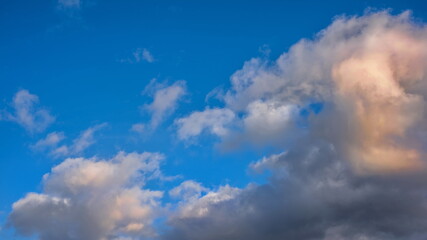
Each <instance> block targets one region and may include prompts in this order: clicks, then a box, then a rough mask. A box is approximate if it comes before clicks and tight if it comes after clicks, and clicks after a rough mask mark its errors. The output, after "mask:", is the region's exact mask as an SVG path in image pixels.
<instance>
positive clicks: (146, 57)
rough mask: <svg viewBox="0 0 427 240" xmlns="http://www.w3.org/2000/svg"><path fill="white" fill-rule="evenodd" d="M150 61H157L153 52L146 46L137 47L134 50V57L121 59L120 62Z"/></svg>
mask: <svg viewBox="0 0 427 240" xmlns="http://www.w3.org/2000/svg"><path fill="white" fill-rule="evenodd" d="M142 61H145V62H148V63H152V62H154V61H156V60H155V59H154V57H153V54H151V52H150V51H149V50H148V49H146V48H137V49H135V51H133V52H132V57H130V58H125V59H120V60H119V62H122V63H139V62H142Z"/></svg>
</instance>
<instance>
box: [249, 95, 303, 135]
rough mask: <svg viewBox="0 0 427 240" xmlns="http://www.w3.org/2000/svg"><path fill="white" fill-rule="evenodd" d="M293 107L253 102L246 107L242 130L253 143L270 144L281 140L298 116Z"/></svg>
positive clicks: (274, 103) (295, 108)
mask: <svg viewBox="0 0 427 240" xmlns="http://www.w3.org/2000/svg"><path fill="white" fill-rule="evenodd" d="M298 114H299V111H298V108H297V107H295V106H294V105H290V104H289V105H283V103H279V102H265V101H254V102H251V103H250V104H249V105H248V107H247V115H246V116H245V117H244V119H243V124H244V130H245V131H246V132H247V134H248V137H249V138H250V139H251V140H252V141H254V142H271V141H277V140H279V139H283V138H284V137H285V136H284V135H285V134H287V132H286V130H287V129H289V128H293V126H292V125H293V123H292V122H293V120H294V119H295V118H296V117H295V115H298Z"/></svg>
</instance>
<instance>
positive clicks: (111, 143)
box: [0, 0, 427, 239]
mask: <svg viewBox="0 0 427 240" xmlns="http://www.w3.org/2000/svg"><path fill="white" fill-rule="evenodd" d="M384 9H391V10H389V12H388V13H387V14H390V16H396V15H398V14H400V13H402V12H403V11H405V10H411V11H412V17H411V19H412V20H411V23H410V24H412V25H416V24H417V23H418V24H421V23H424V22H425V21H426V19H427V15H426V14H427V4H425V3H423V1H415V0H414V1H412V0H408V1H397V0H396V1H335V0H326V1H308V0H303V1H232V2H230V1H180V2H177V1H111V0H105V1H103V0H59V1H54V0H49V1H16V0H13V1H12V0H3V1H2V7H1V8H0V53H1V54H0V80H1V88H0V97H1V102H0V109H1V113H0V133H1V134H0V149H1V151H0V191H1V194H0V196H1V197H0V224H2V225H5V224H6V222H7V219H8V216H9V215H10V213H11V212H12V204H13V203H14V202H16V201H18V200H19V199H21V198H24V197H25V196H26V194H27V193H29V192H36V193H41V192H43V191H44V190H43V189H44V185H43V182H42V179H43V175H44V174H46V173H49V172H51V171H52V170H51V169H52V167H54V166H57V165H59V164H61V163H62V162H63V161H64V160H65V159H66V158H68V157H71V158H75V157H82V158H85V159H90V158H91V157H93V156H97V157H98V158H99V159H110V158H112V157H114V156H115V155H116V154H117V153H118V152H120V151H124V152H127V153H131V152H139V153H142V152H159V153H162V154H164V156H165V158H164V160H162V161H161V163H160V164H161V167H160V168H161V172H162V176H163V177H164V178H163V177H159V178H154V179H153V180H147V181H146V182H144V184H143V185H144V188H149V189H152V190H159V191H163V192H165V196H164V197H163V198H162V199H161V200H159V201H160V205H162V206H166V205H168V204H172V205H173V204H177V202H178V201H180V200H176V199H175V200H174V199H172V198H171V197H170V196H169V195H168V194H166V193H167V192H168V191H169V190H171V189H173V188H174V187H177V186H178V185H180V184H181V183H182V182H184V181H187V180H193V181H195V182H197V183H199V184H201V185H203V186H204V187H205V188H206V189H211V190H212V191H214V190H218V188H220V187H221V186H232V187H235V188H239V189H246V188H247V185H248V184H256V185H263V184H266V185H269V184H271V182H270V181H271V180H268V179H270V177H271V172H267V173H265V172H264V173H261V174H254V173H253V172H251V171H250V167H249V165H250V164H251V163H253V162H256V161H258V160H260V159H262V158H263V157H267V156H271V154H280V153H281V152H283V151H287V150H288V149H290V148H292V147H293V146H294V145H295V144H292V142H293V141H298V139H303V138H304V137H303V136H306V135H304V134H306V132H307V131H308V132H310V131H311V130H307V129H311V128H310V127H307V126H305V124H309V123H306V122H305V121H307V119H305V117H307V118H312V117H313V116H316V115H317V114H319V112H322V111H323V110H322V109H323V107H322V106H323V105H322V104H323V103H325V104H327V103H328V100H325V98H320V99H316V97H315V96H313V98H312V99H309V98H307V99H309V100H307V99H306V100H304V101H302V102H299V104H295V105H286V106H285V105H283V106H282V105H281V106H279V107H277V106H276V105H274V107H275V108H274V111H277V112H278V113H279V114H280V117H284V118H285V117H289V116H291V117H289V118H292V119H293V120H292V121H295V122H297V123H299V127H295V129H292V130H289V132H286V131H288V128H285V127H284V128H283V129H282V128H281V127H278V128H277V129H276V128H275V129H273V130H271V129H267V130H266V131H267V132H268V131H272V133H271V134H266V135H265V136H264V135H263V133H262V132H257V129H255V130H253V132H251V131H252V130H250V129H249V127H247V125H245V124H258V122H256V121H257V120H258V118H256V117H257V116H255V115H254V116H253V117H254V118H249V116H252V115H251V114H252V113H253V114H255V113H254V112H251V111H252V110H253V111H255V110H259V109H261V108H262V107H265V106H264V105H259V106H258V105H256V104H255V105H250V106H252V107H253V108H251V107H250V106H249V105H248V106H247V107H248V108H245V109H246V110H242V109H239V107H238V106H237V100H236V99H237V98H238V94H237V93H236V92H238V90H236V88H233V82H232V81H233V77H232V76H237V75H238V74H237V75H236V71H238V70H241V69H243V70H242V71H246V70H245V67H244V64H245V62H246V61H250V60H251V59H255V60H256V61H259V62H264V63H265V64H266V65H274V63H273V62H274V61H275V60H276V59H278V58H279V57H280V56H282V54H283V53H286V52H288V51H289V49H290V48H291V46H292V45H294V44H295V43H297V42H299V41H300V40H301V39H313V38H316V37H315V36H316V34H317V33H318V32H320V31H321V30H322V29H325V28H326V27H328V26H329V25H330V24H331V23H332V22H333V21H335V20H336V19H337V18H338V17H339V16H343V15H346V16H353V15H358V16H365V14H366V12H376V11H382V10H384ZM255 60H254V61H255ZM257 64H258V63H254V65H257ZM262 64H263V63H261V64H260V65H261V67H255V68H258V70H257V71H255V72H256V73H255V74H260V73H259V72H262V71H265V72H268V71H270V70H269V67H266V69H264V68H263V67H262ZM245 66H246V65H245ZM257 66H258V65H257ZM305 67H306V68H307V69H306V71H311V65H307V66H305ZM259 69H261V70H259ZM271 71H274V70H271ZM245 74H251V73H245ZM260 75H261V74H260ZM262 76H264V75H262ZM236 78H239V77H236ZM230 80H231V82H230ZM267 84H270V83H268V82H267ZM174 87H176V88H175V89H174ZM229 89H234V92H233V91H231V92H229V93H230V94H232V95H233V94H235V95H233V96H231V97H230V96H229V97H230V98H229V99H228V98H227V91H230V90H229ZM162 90H163V91H164V92H162ZM169 90H170V92H168V91H169ZM175 90H176V91H178V92H172V91H175ZM19 93H21V94H24V95H25V96H24V98H26V99H27V100H28V99H32V100H28V101H29V102H30V103H29V104H30V105H31V106H30V107H29V108H28V109H30V110H29V114H30V115H32V117H36V118H40V119H39V120H40V121H37V120H36V121H35V122H33V123H32V124H33V125H32V124H28V123H27V124H26V123H22V122H20V120H19V117H18V116H17V115H16V112H15V111H16V110H17V107H16V105H14V104H16V103H14V100H13V99H14V97H16V96H17V94H19ZM161 93H163V94H164V95H161ZM156 96H158V98H157V100H158V102H157V103H156ZM236 96H237V97H236ZM35 98H37V99H38V100H34V99H35ZM266 98H268V97H265V96H264V97H260V98H259V99H258V100H259V101H265V100H266ZM227 99H228V100H227ZM230 99H232V100H230ZM233 99H234V100H233ZM242 99H243V98H242ZM169 100H170V101H169ZM233 101H235V102H233ZM242 101H243V100H242ZM254 102H255V101H254ZM154 103H156V104H157V105H156V104H154ZM233 104H236V105H233ZM313 104H314V105H313ZM24 105H25V104H24ZM313 106H314V107H313ZM21 107H22V106H21ZM27 107H28V106H27ZM269 107H271V106H270V105H268V106H267V108H268V109H267V110H266V111H267V113H272V112H271V111H273V110H271V109H270V108H269ZM276 107H277V108H276ZM22 108H26V107H25V106H23V107H22ZM28 109H27V110H28ZM209 109H231V110H227V111H229V112H227V111H222V112H221V113H219V112H218V113H217V114H223V115H221V116H222V117H223V118H222V120H216V119H214V118H215V117H218V115H215V113H212V115H206V118H205V119H204V120H200V121H205V122H209V119H211V120H212V119H213V122H209V123H205V122H203V124H206V125H203V127H201V132H198V133H194V134H192V133H188V132H185V133H182V135H180V132H179V131H180V129H181V128H183V125H184V123H183V124H180V123H179V119H187V118H188V117H189V116H190V115H191V114H192V113H194V112H195V111H198V112H206V111H207V110H209ZM248 109H249V110H248ZM251 109H252V110H251ZM307 109H308V110H307ZM21 110H22V109H21ZM261 110H262V109H261ZM261 110H260V111H261ZM38 111H42V112H43V113H40V112H38ZM268 111H270V112H268ZM307 112H313V113H312V114H309V113H308V114H307ZM43 114H47V116H48V117H47V118H46V116H45V115H43ZM156 114H157V115H156ZM260 114H261V115H262V114H263V113H262V111H261V113H260ZM264 114H265V113H264ZM305 114H307V115H305ZM319 115H321V114H319ZM155 116H157V117H155ZM245 116H246V117H245ZM374 116H375V115H374ZM50 118H51V119H50ZM49 119H50V120H49ZM233 119H243V120H242V121H235V120H233ZM245 119H246V120H247V121H245ZM421 119H423V117H421ZM21 120H22V119H21ZM279 120H280V119H279ZM279 120H275V118H274V119H273V120H271V121H272V122H271V121H270V122H267V123H265V124H267V125H268V124H275V123H276V121H279ZM414 121H415V120H414ZM135 124H140V125H135ZM189 124H190V126H193V127H194V125H193V124H194V123H189ZM242 124H243V125H245V126H246V127H247V128H248V129H249V130H248V129H246V128H244V129H243V130H242V126H241V125H242ZM296 125H297V126H298V124H296ZM133 126H134V127H133ZM138 126H139V128H138ZM248 126H255V127H254V128H256V127H257V125H248ZM193 130H194V129H193ZM258 130H259V129H258ZM282 130H283V135H292V136H293V137H290V138H286V139H282V136H281V135H280V134H279V135H278V136H276V135H274V134H273V133H274V131H282ZM85 131H86V132H85ZM261 131H264V130H261ZM408 131H409V130H408ZM50 133H55V134H56V137H58V136H59V138H60V139H61V140H59V141H58V142H57V143H53V144H47V145H44V146H42V145H43V144H42V143H40V142H39V141H41V140H43V139H46V137H47V136H48V134H50ZM85 134H86V135H85ZM52 136H53V135H52ZM424 141H425V140H422V141H421V142H422V143H424ZM38 142H39V143H40V144H39V145H37V143H38ZM236 142H237V143H236ZM79 144H80V145H81V146H80V145H79ZM61 146H62V147H63V148H62V150H61V149H60V150H58V148H59V147H61ZM79 146H80V147H79ZM64 149H66V150H64ZM55 150H58V151H63V152H61V153H56V154H55V153H54V151H55ZM270 171H273V172H274V169H273V170H270ZM274 176H277V173H273V178H275V177H274ZM132 181H133V180H132ZM202 192H203V191H202ZM205 192H209V191H208V190H206V191H205ZM183 201H184V200H183ZM172 208H179V206H178V205H177V206H175V207H172ZM172 215H173V214H172ZM163 218H168V217H164V216H163ZM162 224H163V223H154V225H155V228H156V229H157V228H159V229H162V228H163V227H164V226H163V225H162ZM12 225H13V224H12ZM38 231H39V232H38ZM40 232H41V230H36V231H35V233H36V235H37V234H39V233H40ZM114 234H118V235H117V236H121V235H120V234H122V233H116V232H115V233H114ZM144 234H145V233H144ZM21 235H22V234H16V231H15V229H14V227H13V226H12V227H9V228H5V227H2V228H1V230H0V238H2V239H33V238H32V237H27V238H25V237H22V236H21ZM24 235H25V234H24ZM115 236H116V235H115ZM132 236H133V235H132ZM21 237H22V238H21ZM144 237H146V236H145V235H144ZM150 237H152V236H150ZM41 239H43V237H42V238H41ZM44 239H50V238H47V237H45V238H44ZM70 239H71V238H70ZM108 239H119V238H113V237H111V238H108ZM123 239H124V238H123ZM136 239H139V238H136ZM142 239H143V238H142ZM189 239H190V238H189ZM199 239H200V238H199ZM236 239H237V238H236ZM372 239H374V238H372ZM390 239H391V238H390ZM396 239H397V238H396ZM408 239H409V238H408ZM414 239H415V238H414Z"/></svg>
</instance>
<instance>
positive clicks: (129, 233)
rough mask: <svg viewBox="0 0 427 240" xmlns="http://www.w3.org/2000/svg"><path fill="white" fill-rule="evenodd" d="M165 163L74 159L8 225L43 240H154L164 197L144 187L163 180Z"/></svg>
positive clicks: (128, 157)
mask: <svg viewBox="0 0 427 240" xmlns="http://www.w3.org/2000/svg"><path fill="white" fill-rule="evenodd" d="M162 159H163V156H162V155H160V154H156V153H142V154H138V153H129V154H126V153H124V152H120V153H118V154H117V155H116V156H115V157H114V158H112V159H108V160H101V159H94V158H93V159H85V158H69V159H67V160H65V161H64V162H62V163H61V164H59V165H58V166H56V167H54V168H52V171H51V173H49V174H46V175H45V176H44V178H43V183H44V190H43V193H29V194H27V195H26V196H25V197H24V198H22V199H20V200H19V201H17V202H15V203H14V204H13V210H12V213H11V214H10V216H9V219H8V223H9V224H10V225H12V226H13V227H14V228H15V229H16V230H17V231H18V233H20V234H23V235H27V236H29V235H33V234H37V235H38V236H39V237H40V239H41V240H49V239H64V240H66V239H81V240H85V239H88V240H94V239H113V238H120V237H128V238H129V239H134V238H137V237H141V236H145V237H150V236H151V237H152V236H154V235H155V233H154V231H153V229H152V227H151V224H152V221H153V219H154V217H155V216H156V215H157V214H158V211H159V202H158V199H159V198H161V197H162V195H163V193H162V192H160V191H151V190H148V189H142V188H141V187H142V186H143V185H144V183H145V181H146V180H147V179H149V178H152V177H154V176H156V175H158V173H157V172H158V171H159V162H160V161H161V160H162Z"/></svg>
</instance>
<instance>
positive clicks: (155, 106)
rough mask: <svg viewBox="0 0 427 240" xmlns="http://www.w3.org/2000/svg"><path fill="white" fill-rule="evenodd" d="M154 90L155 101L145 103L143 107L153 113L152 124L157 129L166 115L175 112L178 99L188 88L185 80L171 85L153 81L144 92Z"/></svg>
mask: <svg viewBox="0 0 427 240" xmlns="http://www.w3.org/2000/svg"><path fill="white" fill-rule="evenodd" d="M153 90H154V93H153V101H152V102H151V103H150V104H146V105H144V106H143V107H142V109H145V110H147V111H148V112H150V113H151V121H150V126H151V128H152V129H155V128H156V127H157V126H158V125H159V124H160V123H162V122H163V121H164V120H165V118H166V117H168V116H170V115H171V114H172V113H173V112H175V110H176V107H177V104H178V101H179V100H180V99H181V98H182V97H183V96H184V95H185V94H186V92H187V90H186V83H185V81H177V82H175V83H173V84H172V85H170V86H163V85H161V84H157V83H155V81H151V82H150V84H149V85H148V86H147V87H146V89H145V90H144V93H146V92H148V91H153Z"/></svg>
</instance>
